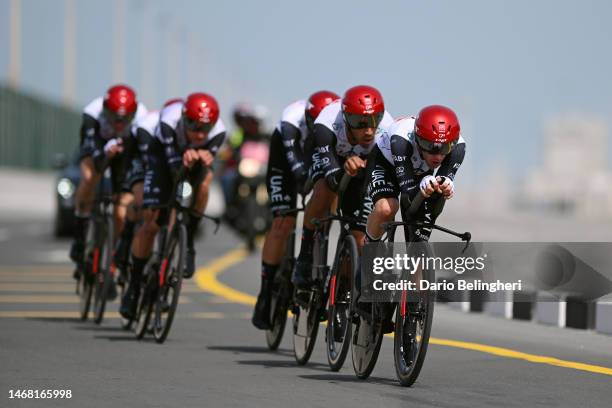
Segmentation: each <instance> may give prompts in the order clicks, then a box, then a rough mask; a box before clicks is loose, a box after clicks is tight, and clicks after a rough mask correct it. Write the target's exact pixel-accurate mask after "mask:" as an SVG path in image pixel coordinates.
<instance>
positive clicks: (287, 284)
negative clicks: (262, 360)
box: [266, 234, 295, 350]
mask: <svg viewBox="0 0 612 408" xmlns="http://www.w3.org/2000/svg"><path fill="white" fill-rule="evenodd" d="M294 245H295V234H291V237H290V238H289V242H288V243H287V250H286V254H285V258H284V260H283V263H282V265H281V267H280V268H279V273H278V274H277V276H276V277H275V279H274V282H273V288H272V295H271V299H270V323H271V326H272V327H271V329H269V330H266V343H267V344H268V348H269V349H270V350H276V349H277V348H278V346H279V345H280V343H281V340H282V339H283V334H284V333H285V325H286V323H287V312H288V310H289V304H290V302H291V295H292V293H293V286H292V285H291V271H292V270H293V265H294V259H293V248H294Z"/></svg>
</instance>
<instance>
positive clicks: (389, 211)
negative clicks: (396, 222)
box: [373, 198, 399, 221]
mask: <svg viewBox="0 0 612 408" xmlns="http://www.w3.org/2000/svg"><path fill="white" fill-rule="evenodd" d="M397 210H399V202H398V201H397V200H396V199H395V198H381V199H380V200H378V201H377V202H376V204H375V205H374V211H373V213H374V214H375V216H377V217H379V218H381V219H383V220H386V221H389V220H392V219H394V218H395V214H396V213H397Z"/></svg>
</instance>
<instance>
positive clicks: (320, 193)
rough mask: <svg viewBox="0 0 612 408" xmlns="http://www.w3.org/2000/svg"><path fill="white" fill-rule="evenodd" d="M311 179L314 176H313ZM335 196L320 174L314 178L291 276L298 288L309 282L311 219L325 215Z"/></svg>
mask: <svg viewBox="0 0 612 408" xmlns="http://www.w3.org/2000/svg"><path fill="white" fill-rule="evenodd" d="M313 179H315V178H314V177H313ZM335 198H336V193H334V192H333V191H332V190H331V189H330V188H329V186H328V185H327V182H326V181H325V178H323V175H322V174H321V176H320V177H318V178H316V179H315V183H314V188H313V193H312V197H311V198H310V200H309V201H308V204H307V205H306V209H305V211H304V223H303V228H302V240H301V243H300V254H299V255H298V258H297V262H296V264H295V269H294V271H293V276H292V278H291V280H292V282H293V283H294V284H295V285H296V286H297V287H298V288H304V287H307V286H308V285H309V283H310V271H311V269H312V254H313V246H314V230H315V226H314V224H313V223H312V220H313V219H315V218H322V217H324V216H325V215H327V214H328V212H329V209H330V207H331V205H332V204H333V202H334V199H335Z"/></svg>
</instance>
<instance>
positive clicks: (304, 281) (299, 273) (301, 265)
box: [291, 259, 312, 290]
mask: <svg viewBox="0 0 612 408" xmlns="http://www.w3.org/2000/svg"><path fill="white" fill-rule="evenodd" d="M311 276H312V261H311V260H307V261H303V260H300V259H298V260H297V262H296V263H295V267H294V268H293V275H292V276H291V283H293V285H294V286H295V287H296V288H297V289H298V290H305V289H308V288H310V286H311V285H312V279H311Z"/></svg>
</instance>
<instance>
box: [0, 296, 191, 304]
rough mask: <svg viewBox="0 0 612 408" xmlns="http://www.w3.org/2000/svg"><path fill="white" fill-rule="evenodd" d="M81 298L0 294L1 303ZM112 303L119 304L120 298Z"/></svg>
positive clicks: (75, 300)
mask: <svg viewBox="0 0 612 408" xmlns="http://www.w3.org/2000/svg"><path fill="white" fill-rule="evenodd" d="M79 302H80V299H79V297H78V296H76V295H72V296H55V295H46V296H44V295H43V296H36V295H0V303H79ZM111 303H117V304H119V298H118V297H117V299H115V300H114V301H112V302H111ZM188 303H192V301H191V299H190V298H188V297H186V296H181V297H180V298H179V304H188Z"/></svg>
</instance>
